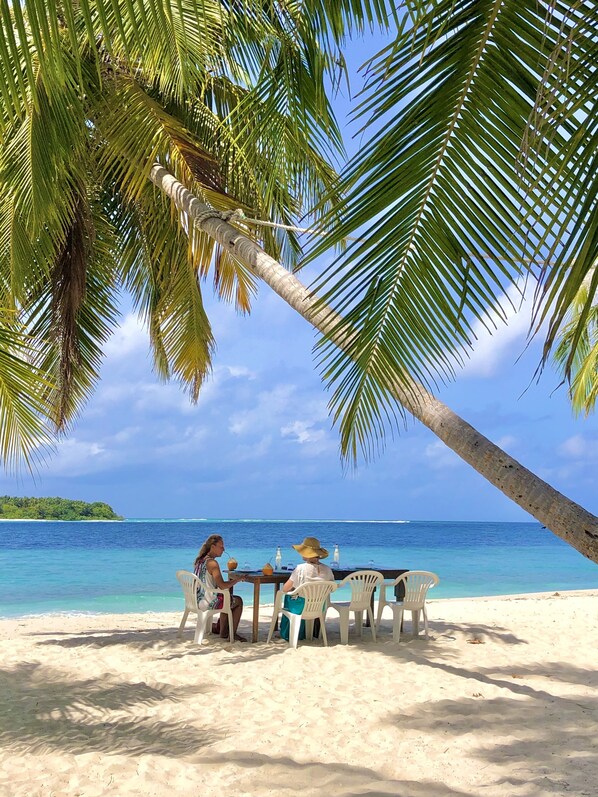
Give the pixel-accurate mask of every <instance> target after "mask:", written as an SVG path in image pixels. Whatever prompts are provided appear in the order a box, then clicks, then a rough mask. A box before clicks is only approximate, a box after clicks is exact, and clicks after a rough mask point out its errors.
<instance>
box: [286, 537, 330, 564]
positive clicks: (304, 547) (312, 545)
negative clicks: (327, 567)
mask: <svg viewBox="0 0 598 797" xmlns="http://www.w3.org/2000/svg"><path fill="white" fill-rule="evenodd" d="M293 548H294V549H295V550H296V551H297V552H298V553H300V554H301V556H303V558H304V559H315V558H316V556H317V557H318V559H325V558H326V557H327V556H328V551H327V550H326V548H322V546H321V545H320V540H319V539H318V538H317V537H306V538H305V539H304V540H303V542H302V543H301V544H300V545H293Z"/></svg>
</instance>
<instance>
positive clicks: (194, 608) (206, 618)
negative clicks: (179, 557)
mask: <svg viewBox="0 0 598 797" xmlns="http://www.w3.org/2000/svg"><path fill="white" fill-rule="evenodd" d="M176 577H177V578H178V580H179V583H180V585H181V587H182V588H183V594H184V595H185V611H184V612H183V619H182V620H181V624H180V626H179V633H178V635H179V638H180V637H182V635H183V628H184V627H185V623H186V622H187V617H189V614H196V615H197V623H196V625H195V638H194V642H196V644H198V645H201V643H202V642H203V638H204V636H205V633H206V628H211V622H212V617H213V616H214V615H215V614H221V613H224V614H227V615H228V632H229V637H230V641H231V642H234V639H235V637H234V631H233V613H232V611H231V606H230V590H228V589H225V590H219V589H218V590H210V594H211V595H222V596H223V603H222V608H220V609H200V608H199V606H198V605H197V590H198V589H199V588H200V587H201V588H202V589H203V591H204V592H206V586H205V584H203V583H202V582H201V581H200V579H199V578H197V576H196V575H195V573H189V572H188V571H187V570H177V573H176Z"/></svg>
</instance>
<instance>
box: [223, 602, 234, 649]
mask: <svg viewBox="0 0 598 797" xmlns="http://www.w3.org/2000/svg"><path fill="white" fill-rule="evenodd" d="M225 614H226V615H227V617H228V638H229V641H230V642H234V641H235V630H234V628H233V612H232V609H231V610H230V611H228V612H225Z"/></svg>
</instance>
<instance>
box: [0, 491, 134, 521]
mask: <svg viewBox="0 0 598 797" xmlns="http://www.w3.org/2000/svg"><path fill="white" fill-rule="evenodd" d="M0 518H2V520H25V519H33V520H122V519H123V518H122V517H121V516H120V515H117V514H116V512H114V510H113V509H112V507H111V506H109V505H108V504H105V503H104V502H103V501H94V502H93V503H88V502H87V501H76V500H75V501H72V500H70V499H68V498H22V497H15V496H12V495H0Z"/></svg>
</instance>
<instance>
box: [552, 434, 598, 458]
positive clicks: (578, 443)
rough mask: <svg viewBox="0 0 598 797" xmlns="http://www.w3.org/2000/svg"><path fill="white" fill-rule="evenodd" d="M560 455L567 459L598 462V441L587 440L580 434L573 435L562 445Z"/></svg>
mask: <svg viewBox="0 0 598 797" xmlns="http://www.w3.org/2000/svg"><path fill="white" fill-rule="evenodd" d="M559 454H561V456H563V457H566V458H567V459H583V460H586V461H589V462H593V461H594V460H598V440H591V439H587V438H585V437H583V436H582V435H580V434H576V435H573V437H568V438H567V439H566V440H565V441H564V442H563V443H561V445H560V446H559Z"/></svg>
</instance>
